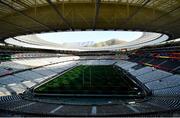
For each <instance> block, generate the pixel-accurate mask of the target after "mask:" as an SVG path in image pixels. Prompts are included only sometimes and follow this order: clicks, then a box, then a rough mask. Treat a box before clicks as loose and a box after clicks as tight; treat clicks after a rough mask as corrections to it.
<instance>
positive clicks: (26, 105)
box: [11, 102, 36, 110]
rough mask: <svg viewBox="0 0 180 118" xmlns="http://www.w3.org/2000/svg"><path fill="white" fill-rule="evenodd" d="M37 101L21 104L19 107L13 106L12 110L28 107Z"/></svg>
mask: <svg viewBox="0 0 180 118" xmlns="http://www.w3.org/2000/svg"><path fill="white" fill-rule="evenodd" d="M35 103H36V102H31V103H28V104H24V105H21V106H17V107H14V108H12V109H11V110H16V109H20V108H24V107H28V106H31V105H33V104H35Z"/></svg>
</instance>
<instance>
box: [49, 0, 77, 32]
mask: <svg viewBox="0 0 180 118" xmlns="http://www.w3.org/2000/svg"><path fill="white" fill-rule="evenodd" d="M46 1H47V2H48V3H49V5H50V6H51V7H52V8H53V9H54V11H55V12H56V13H57V14H58V16H59V18H60V19H61V20H63V22H64V23H65V24H66V25H67V26H68V28H69V29H70V30H74V29H73V28H72V26H71V25H70V23H69V22H68V21H67V20H66V19H65V18H64V16H63V15H62V13H61V12H60V11H59V10H58V9H57V7H56V6H55V5H54V4H53V3H52V1H51V0H46Z"/></svg>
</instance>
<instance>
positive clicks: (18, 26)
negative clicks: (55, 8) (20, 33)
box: [0, 19, 33, 33]
mask: <svg viewBox="0 0 180 118" xmlns="http://www.w3.org/2000/svg"><path fill="white" fill-rule="evenodd" d="M0 22H4V23H6V24H8V25H12V26H15V27H17V28H19V29H22V30H25V31H29V32H31V33H33V32H32V31H31V30H30V29H28V28H25V27H22V26H20V25H16V24H14V23H11V22H8V21H5V20H2V19H0Z"/></svg>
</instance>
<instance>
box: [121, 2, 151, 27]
mask: <svg viewBox="0 0 180 118" xmlns="http://www.w3.org/2000/svg"><path fill="white" fill-rule="evenodd" d="M150 1H151V0H146V1H145V2H144V3H143V4H142V5H141V6H140V7H139V8H138V9H137V10H136V11H135V12H134V13H133V14H131V15H130V16H129V17H128V18H127V19H126V21H125V22H123V23H122V24H121V25H124V24H127V23H129V21H130V20H132V18H133V17H134V16H136V15H137V14H138V13H139V12H140V11H141V9H143V7H145V6H146V5H147V4H148V3H149V2H150Z"/></svg>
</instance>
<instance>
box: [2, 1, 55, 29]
mask: <svg viewBox="0 0 180 118" xmlns="http://www.w3.org/2000/svg"><path fill="white" fill-rule="evenodd" d="M0 3H1V4H3V5H5V6H7V7H9V8H10V9H12V10H14V11H16V12H17V13H19V14H21V15H23V16H25V17H27V18H28V19H30V20H32V21H34V22H36V23H38V24H39V25H41V26H43V27H44V28H46V29H48V30H52V29H51V28H49V27H48V26H46V25H45V24H43V23H41V22H39V21H38V20H36V19H34V18H33V17H31V16H28V15H26V14H25V13H23V12H21V11H19V10H17V9H16V8H14V7H13V6H11V5H9V4H7V3H5V2H3V1H2V0H0Z"/></svg>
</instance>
